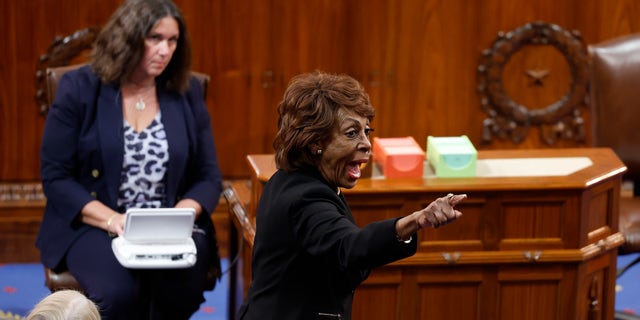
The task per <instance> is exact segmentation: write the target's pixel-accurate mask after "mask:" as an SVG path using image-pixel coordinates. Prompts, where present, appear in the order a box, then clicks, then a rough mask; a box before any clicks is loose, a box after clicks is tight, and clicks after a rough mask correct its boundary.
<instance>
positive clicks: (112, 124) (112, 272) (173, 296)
mask: <svg viewBox="0 0 640 320" xmlns="http://www.w3.org/2000/svg"><path fill="white" fill-rule="evenodd" d="M190 55H191V52H190V44H189V39H188V34H187V30H186V26H185V23H184V19H183V17H182V14H181V13H180V11H179V9H178V8H177V7H176V6H175V5H174V4H173V3H172V2H171V1H170V0H142V1H140V0H128V1H126V2H125V3H124V4H123V5H122V6H121V7H120V8H118V10H117V11H116V12H115V13H114V14H113V16H112V17H111V19H110V21H109V22H108V23H107V24H106V25H105V27H104V28H103V29H102V31H101V33H100V35H99V36H98V38H97V40H96V43H95V45H94V51H93V54H92V58H91V63H90V64H89V65H87V66H84V67H81V68H80V69H77V70H74V71H70V72H68V73H66V74H64V75H63V77H62V78H61V79H60V83H59V86H58V91H57V93H56V99H55V102H54V103H53V105H52V106H51V108H50V112H49V114H48V116H47V119H46V124H45V129H44V134H43V140H42V146H41V176H42V183H43V189H44V192H45V195H46V197H47V205H46V208H45V212H44V217H43V221H42V225H41V227H40V232H39V234H38V239H37V242H36V245H37V247H38V248H39V250H40V251H41V257H42V261H43V263H44V264H45V265H46V266H47V267H49V268H52V269H54V270H56V269H61V268H68V270H69V271H70V272H71V273H72V274H73V275H74V277H75V278H76V279H77V280H78V282H79V283H80V285H81V286H82V288H83V290H84V292H85V293H86V294H87V296H88V297H89V298H91V299H92V300H93V301H94V302H95V303H96V304H97V305H98V306H99V309H100V311H101V315H102V317H103V319H188V318H189V317H190V316H191V314H193V313H194V312H195V311H197V310H198V308H199V305H200V303H201V302H203V301H204V296H203V291H205V290H207V289H212V288H206V287H205V286H206V278H207V272H208V270H209V269H210V267H211V266H212V265H215V264H217V266H218V267H219V258H218V252H217V246H216V240H215V229H214V226H213V224H212V222H211V218H210V214H211V213H212V212H213V211H214V210H215V207H216V205H217V202H218V199H219V196H220V193H221V189H222V187H221V173H220V169H219V167H218V162H217V154H216V148H215V144H214V139H213V134H212V130H211V123H210V117H209V114H208V111H207V107H206V106H205V103H204V101H203V98H202V97H203V93H202V89H201V86H200V85H199V83H198V80H197V79H195V78H193V77H191V73H190V61H191V60H190ZM134 207H190V208H194V209H195V210H196V222H195V225H194V232H193V235H192V237H193V239H194V241H195V243H196V247H197V250H198V258H197V262H196V264H195V266H193V267H191V268H186V269H170V270H140V269H137V270H133V269H127V268H124V267H123V266H121V265H120V264H119V262H118V261H117V260H116V258H115V256H114V254H113V251H112V249H111V240H112V237H113V236H116V235H120V234H122V233H123V227H124V223H125V214H124V213H125V212H126V210H127V209H129V208H134Z"/></svg>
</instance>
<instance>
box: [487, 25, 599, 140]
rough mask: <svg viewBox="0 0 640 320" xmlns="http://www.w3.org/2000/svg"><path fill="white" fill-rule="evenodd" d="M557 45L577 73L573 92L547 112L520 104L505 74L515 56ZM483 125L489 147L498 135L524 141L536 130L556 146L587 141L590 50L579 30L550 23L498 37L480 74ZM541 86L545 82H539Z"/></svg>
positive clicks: (523, 28)
mask: <svg viewBox="0 0 640 320" xmlns="http://www.w3.org/2000/svg"><path fill="white" fill-rule="evenodd" d="M529 45H551V46H553V47H555V48H556V49H557V50H558V51H559V52H560V53H561V54H562V55H563V56H564V58H565V59H566V61H567V63H568V65H569V69H570V72H571V83H570V85H569V90H568V91H567V92H566V93H565V94H564V96H562V97H561V98H560V99H559V100H557V101H556V102H554V103H552V104H551V105H548V106H546V107H545V108H541V109H531V108H528V107H527V106H525V105H522V104H520V103H518V102H516V101H514V100H513V99H512V98H511V97H510V96H509V95H508V94H507V92H506V91H505V88H504V86H503V79H502V76H503V70H504V67H505V65H506V64H507V62H508V61H509V59H510V57H511V56H512V55H513V54H514V53H516V52H517V51H518V50H520V49H521V48H522V47H523V46H529ZM477 77H478V88H477V90H478V93H479V95H480V99H481V107H482V110H483V111H484V112H485V113H486V114H488V115H489V117H488V118H486V119H485V120H484V122H483V136H482V139H483V142H484V143H490V142H491V141H492V139H493V137H494V136H498V137H500V138H511V140H512V141H513V142H515V143H520V142H522V141H523V140H524V139H525V137H526V135H527V133H528V131H529V128H530V127H531V126H538V127H540V133H541V135H542V139H543V140H544V141H545V142H546V143H547V144H549V145H552V144H553V143H554V142H555V141H556V140H557V139H558V138H561V139H573V140H576V141H578V142H584V141H585V135H586V133H585V127H584V126H585V124H584V119H583V118H582V111H581V109H582V108H584V107H586V106H587V105H588V100H587V98H588V95H587V92H588V84H589V67H588V54H587V48H586V46H585V45H584V43H583V41H582V37H581V35H580V34H579V33H578V32H577V31H572V32H569V31H567V30H564V29H563V28H561V27H559V26H557V25H554V24H550V23H545V22H540V21H539V22H534V23H528V24H525V25H524V26H522V27H519V28H517V29H515V30H513V31H511V32H508V33H506V34H505V33H503V32H500V33H498V36H497V38H496V40H495V41H494V43H493V45H492V47H491V48H489V49H486V50H484V51H483V52H482V57H481V60H480V64H479V66H478V70H477ZM536 81H541V79H536Z"/></svg>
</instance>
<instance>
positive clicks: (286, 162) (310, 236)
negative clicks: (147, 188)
mask: <svg viewBox="0 0 640 320" xmlns="http://www.w3.org/2000/svg"><path fill="white" fill-rule="evenodd" d="M278 114H279V118H278V133H277V135H276V138H275V141H274V148H275V161H276V165H277V167H278V170H277V171H276V173H275V174H274V175H273V176H272V177H271V179H270V180H269V182H268V183H267V184H266V185H265V187H264V191H263V193H262V196H261V198H260V202H259V204H258V211H257V214H256V216H257V221H256V236H255V243H254V249H253V258H252V272H253V276H252V281H251V285H250V288H249V292H248V296H247V298H246V300H245V301H244V303H243V305H242V307H241V308H240V310H239V314H238V315H239V318H240V319H242V320H258V319H259V320H270V319H274V320H275V319H278V320H287V319H291V320H294V319H295V320H300V319H305V320H314V319H351V305H352V301H353V294H354V291H355V289H356V288H357V287H358V285H360V283H362V281H364V280H365V279H366V278H367V276H368V275H369V272H370V270H371V269H372V268H376V267H379V266H382V265H384V264H387V263H390V262H393V261H396V260H399V259H403V258H405V257H409V256H411V255H413V254H414V253H415V252H416V250H417V240H416V232H417V231H418V230H419V229H420V228H425V227H438V226H441V225H444V224H447V223H449V222H452V221H453V220H455V219H457V218H458V217H460V216H461V215H462V213H461V212H459V211H457V210H455V209H454V208H453V207H454V206H455V205H456V204H458V203H459V202H460V201H462V200H463V199H464V198H466V195H453V194H450V195H448V196H445V197H442V198H439V199H436V200H435V201H433V202H432V203H431V204H429V205H428V206H427V207H426V208H424V209H422V210H420V211H416V212H414V213H412V214H410V215H408V216H405V217H401V218H395V219H389V220H384V221H379V222H374V223H371V224H369V225H367V226H365V227H363V228H359V227H358V226H356V224H355V222H354V219H353V216H352V214H351V210H350V209H349V206H348V204H347V202H346V201H345V198H344V196H343V195H342V192H341V191H340V189H341V188H347V189H349V188H353V187H354V186H355V184H356V181H357V180H358V178H360V176H361V170H360V169H361V166H363V165H364V164H365V163H366V162H367V161H368V160H369V157H370V155H371V143H370V141H369V133H370V132H371V131H372V129H371V128H370V127H369V125H370V122H371V120H372V119H373V115H374V110H373V108H372V107H371V105H370V102H369V97H368V95H367V94H366V93H365V91H364V89H363V88H362V86H361V85H360V84H359V83H358V82H357V81H356V80H354V79H353V78H351V77H348V76H344V75H331V74H326V73H322V72H315V73H311V74H303V75H299V76H297V77H295V78H294V79H293V80H292V81H291V83H290V84H289V87H288V88H287V91H286V92H285V94H284V98H283V100H282V102H281V103H280V104H279V106H278Z"/></svg>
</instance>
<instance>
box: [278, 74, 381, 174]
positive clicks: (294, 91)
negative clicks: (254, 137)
mask: <svg viewBox="0 0 640 320" xmlns="http://www.w3.org/2000/svg"><path fill="white" fill-rule="evenodd" d="M345 110H348V111H353V112H355V113H356V114H358V115H360V116H362V117H366V118H367V119H369V121H371V120H373V117H374V115H375V111H374V109H373V107H372V106H371V102H370V100H369V95H368V94H367V93H366V92H365V90H364V88H363V87H362V85H361V84H360V83H359V82H358V81H357V80H355V79H354V78H352V77H350V76H348V75H336V74H329V73H325V72H322V71H315V72H313V73H305V74H300V75H297V76H295V77H293V78H292V79H291V81H290V82H289V85H288V87H287V90H286V91H285V93H284V97H283V99H282V101H281V102H280V103H279V105H278V133H277V134H276V137H275V140H274V142H273V148H274V149H275V161H276V166H277V167H278V168H280V169H282V170H284V171H294V170H297V169H301V168H303V167H310V166H311V167H313V166H317V165H318V163H317V161H318V157H317V156H314V155H313V154H312V152H311V150H310V148H309V147H310V145H311V144H320V145H324V144H326V143H328V142H329V141H330V139H331V137H332V133H333V131H334V130H335V129H336V128H337V127H338V125H339V119H340V115H341V114H342V112H343V111H345Z"/></svg>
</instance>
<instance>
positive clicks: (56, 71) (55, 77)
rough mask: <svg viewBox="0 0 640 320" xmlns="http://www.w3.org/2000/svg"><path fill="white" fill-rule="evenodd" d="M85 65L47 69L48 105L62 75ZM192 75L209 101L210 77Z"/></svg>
mask: <svg viewBox="0 0 640 320" xmlns="http://www.w3.org/2000/svg"><path fill="white" fill-rule="evenodd" d="M83 65H84V64H74V65H70V66H62V67H55V68H47V69H46V101H47V105H48V106H51V104H52V103H53V101H54V100H55V97H56V90H58V82H59V81H60V78H62V75H63V74H65V73H66V72H68V71H71V70H74V69H77V68H80V67H81V66H83ZM191 75H192V76H194V77H196V79H198V82H200V85H201V86H202V94H203V98H204V100H207V90H208V89H209V81H210V79H211V78H210V77H209V75H207V74H205V73H201V72H196V71H191Z"/></svg>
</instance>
